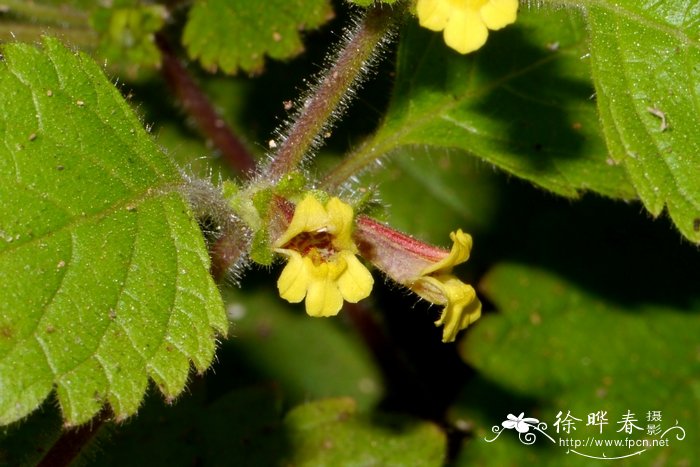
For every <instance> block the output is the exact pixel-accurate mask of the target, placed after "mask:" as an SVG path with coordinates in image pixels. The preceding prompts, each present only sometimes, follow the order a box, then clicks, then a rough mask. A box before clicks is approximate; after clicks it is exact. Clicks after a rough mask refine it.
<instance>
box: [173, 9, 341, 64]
mask: <svg viewBox="0 0 700 467" xmlns="http://www.w3.org/2000/svg"><path fill="white" fill-rule="evenodd" d="M332 14H333V10H332V9H331V7H330V4H329V2H328V0H294V1H289V0H268V1H265V2H260V1H257V0H197V1H196V2H195V4H194V6H193V7H192V10H191V11H190V15H189V20H188V22H187V25H186V26H185V32H184V36H183V38H182V41H183V44H184V45H185V46H186V47H187V51H188V53H189V55H190V57H192V58H196V59H199V61H200V62H201V63H202V65H203V66H204V67H205V68H209V69H213V70H214V69H217V68H218V69H221V70H222V71H224V72H226V73H235V72H236V71H238V69H242V70H244V71H247V72H256V71H260V70H261V69H262V67H263V65H264V57H265V55H268V56H269V57H272V58H277V59H282V58H290V57H293V56H295V55H297V54H299V53H300V52H301V51H302V50H303V45H302V43H301V37H300V36H299V31H300V30H303V29H312V28H315V27H318V26H320V25H321V24H323V23H324V22H326V21H327V20H328V19H330V18H331V17H332Z"/></svg>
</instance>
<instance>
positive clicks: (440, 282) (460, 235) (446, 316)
mask: <svg viewBox="0 0 700 467" xmlns="http://www.w3.org/2000/svg"><path fill="white" fill-rule="evenodd" d="M450 239H452V242H453V244H452V249H451V250H450V253H449V254H448V255H447V256H445V257H444V258H442V259H441V260H440V261H438V262H436V263H434V264H431V265H429V266H427V267H426V268H425V269H423V270H422V271H421V272H420V274H419V276H418V278H416V279H415V280H413V281H412V282H411V283H410V284H408V287H409V288H410V289H411V290H412V291H413V292H415V293H416V294H418V295H420V296H421V297H423V298H424V299H426V300H428V301H430V302H432V303H435V304H436V305H444V307H445V308H443V310H442V314H441V315H440V319H438V320H437V321H435V325H436V326H444V327H443V331H442V341H443V342H452V341H454V340H455V337H456V336H457V333H458V332H459V331H461V330H462V329H464V328H466V327H467V326H469V325H470V324H471V323H473V322H474V321H476V320H477V319H479V317H480V316H481V302H480V301H479V299H478V298H477V297H476V291H475V290H474V288H473V287H472V286H471V285H468V284H465V283H464V282H462V281H461V280H459V279H458V278H457V277H455V276H453V275H452V274H451V272H452V268H453V267H454V266H456V265H458V264H461V263H463V262H465V261H466V260H467V259H469V252H470V250H471V247H472V238H471V236H470V235H468V234H466V233H464V232H462V230H457V232H452V233H451V234H450Z"/></svg>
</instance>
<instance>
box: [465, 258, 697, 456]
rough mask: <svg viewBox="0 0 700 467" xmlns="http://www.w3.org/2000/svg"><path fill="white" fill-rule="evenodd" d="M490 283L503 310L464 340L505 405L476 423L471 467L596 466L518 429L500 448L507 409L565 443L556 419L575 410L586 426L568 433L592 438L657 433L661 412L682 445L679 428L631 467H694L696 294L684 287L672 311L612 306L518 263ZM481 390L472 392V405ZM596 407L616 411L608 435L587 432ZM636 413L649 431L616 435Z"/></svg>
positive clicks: (593, 451) (618, 451)
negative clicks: (498, 429) (526, 440)
mask: <svg viewBox="0 0 700 467" xmlns="http://www.w3.org/2000/svg"><path fill="white" fill-rule="evenodd" d="M483 286H484V287H483V289H485V291H486V295H487V296H488V298H490V299H491V300H492V301H493V303H494V304H495V305H496V307H497V309H498V310H499V311H500V313H498V314H494V315H491V316H485V317H484V318H482V321H481V322H480V323H479V324H478V325H477V326H474V328H473V329H472V331H471V334H470V335H469V336H468V338H467V339H465V340H464V341H463V344H464V345H463V347H462V351H463V354H464V356H465V357H466V359H467V360H468V361H469V362H470V363H472V364H473V365H474V366H475V367H476V368H477V369H478V370H479V371H480V373H481V375H482V376H483V377H484V378H486V379H487V380H488V381H490V387H491V392H492V393H494V392H495V393H496V394H498V395H499V396H500V397H501V399H500V400H499V401H496V402H495V403H492V402H486V401H482V406H488V407H490V413H489V414H488V415H489V416H490V418H489V417H483V416H481V417H477V418H478V419H479V420H478V425H477V429H476V435H477V436H476V437H475V439H474V440H473V441H472V442H470V443H468V444H467V445H466V446H465V449H464V452H463V459H462V460H463V461H464V465H472V464H474V463H480V462H484V460H486V459H489V460H493V459H495V458H498V459H499V460H498V461H496V462H497V463H508V462H512V459H520V460H521V461H522V462H526V463H531V464H537V465H564V463H566V465H591V464H590V462H591V460H590V459H588V458H585V457H579V456H577V455H576V454H575V453H572V452H567V451H569V450H568V449H567V448H566V447H564V446H561V445H552V443H551V442H550V441H548V440H546V439H545V438H544V436H542V435H538V437H539V438H540V440H539V441H538V444H537V446H536V447H535V446H526V445H523V444H521V443H520V442H518V441H517V433H516V432H515V431H512V432H504V433H503V434H502V435H501V436H500V437H499V439H498V440H497V441H494V442H493V443H492V444H489V443H487V442H486V441H485V438H488V439H492V438H493V437H494V436H495V435H494V433H492V432H491V427H492V426H493V425H497V426H500V424H501V422H502V421H503V420H505V417H506V415H507V414H508V413H513V414H514V415H516V416H517V415H518V414H519V413H520V412H526V416H535V417H537V418H539V419H540V420H541V421H544V422H546V423H547V424H548V426H549V428H548V430H547V433H549V434H550V435H551V436H553V437H554V438H555V440H556V439H558V438H567V437H569V436H568V435H567V434H565V433H559V434H557V433H556V428H555V427H554V426H553V422H554V421H555V418H556V415H557V413H558V412H559V411H563V413H564V414H566V413H567V411H571V413H572V415H574V416H575V417H577V418H579V419H581V420H580V421H579V422H576V423H577V424H578V426H577V428H576V431H575V432H573V433H572V434H571V436H570V437H571V438H572V439H583V440H585V439H587V438H588V437H589V436H596V437H597V438H598V439H625V437H629V438H633V439H641V438H645V437H648V438H649V439H651V438H654V437H656V436H653V435H649V434H648V433H647V431H646V430H647V427H648V425H649V424H650V422H649V421H648V420H647V415H648V412H650V411H659V412H661V416H662V420H661V422H660V425H661V426H662V427H663V430H666V429H667V428H669V427H671V426H673V425H675V424H676V422H677V423H678V425H680V426H681V427H683V428H684V430H685V433H686V438H685V439H684V440H678V439H676V438H675V434H676V433H680V432H676V431H674V432H671V434H669V435H668V438H669V445H668V446H667V447H656V448H653V447H652V448H650V449H648V450H646V451H645V452H644V453H643V454H641V455H640V456H641V457H636V458H633V459H629V460H628V461H627V462H629V463H628V464H624V465H656V464H659V463H667V464H668V465H692V464H693V463H694V462H693V460H697V459H698V458H700V452H699V451H698V446H697V443H695V440H696V439H697V432H698V429H699V428H700V423H699V422H698V420H697V417H696V414H697V412H698V410H700V359H698V345H697V336H698V334H700V313H699V312H700V295H698V294H697V292H696V293H694V294H692V293H691V294H690V295H688V294H687V293H685V294H680V293H679V292H680V290H676V293H677V294H678V295H677V296H674V297H668V298H667V300H668V301H671V302H672V303H673V304H672V305H671V304H668V305H665V304H663V303H658V304H653V303H644V302H642V303H641V304H634V302H630V299H629V298H628V299H627V301H626V302H622V303H615V302H614V301H612V300H611V299H610V298H609V297H608V298H607V299H606V298H605V297H604V296H600V295H599V294H596V293H594V292H591V291H590V290H587V288H585V287H583V286H581V285H577V284H572V283H569V282H567V281H565V280H562V279H561V278H560V277H557V276H556V275H554V274H552V273H548V272H545V271H543V270H537V269H533V268H532V267H528V266H523V265H515V264H505V265H501V266H498V267H496V269H495V270H493V271H492V272H491V273H490V274H489V275H488V276H487V278H486V279H485V281H484V284H483ZM639 298H641V297H639V296H637V297H633V299H639ZM479 384H481V385H482V386H483V383H479ZM476 388H477V384H474V385H472V387H471V389H472V393H471V394H469V395H468V397H469V399H470V400H474V399H473V398H474V397H475V394H474V393H475V392H476ZM494 388H498V389H497V392H496V391H494ZM506 392H507V393H508V394H509V395H510V396H509V397H506V396H505V394H506ZM513 395H518V396H519V397H520V400H519V401H518V400H514V398H513ZM486 397H489V398H490V397H491V396H490V395H486ZM598 410H603V411H607V413H608V417H607V418H608V423H609V424H608V425H607V426H604V427H603V428H602V433H601V432H600V431H599V427H596V426H586V424H587V422H588V420H587V418H588V417H587V415H588V414H589V413H592V412H596V411H598ZM628 410H630V411H631V412H632V413H634V414H636V419H637V420H638V422H637V423H636V425H637V426H640V428H642V429H643V431H639V430H636V429H635V430H634V434H633V435H632V434H627V433H625V432H620V431H619V429H620V428H621V425H620V424H618V422H619V421H620V420H621V417H622V416H623V415H624V414H625V413H626V412H627V411H628ZM535 434H537V433H535ZM639 450H640V449H629V448H615V447H607V448H596V447H594V446H589V447H580V448H579V449H578V450H577V451H578V452H581V453H583V454H588V455H594V456H599V457H602V456H603V454H605V455H607V456H608V457H613V456H622V455H628V454H630V453H631V452H635V451H639ZM640 458H641V459H644V460H643V461H641V460H640ZM640 462H641V463H640ZM616 465H618V464H616Z"/></svg>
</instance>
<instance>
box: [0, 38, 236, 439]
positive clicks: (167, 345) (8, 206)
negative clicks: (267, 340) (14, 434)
mask: <svg viewBox="0 0 700 467" xmlns="http://www.w3.org/2000/svg"><path fill="white" fill-rule="evenodd" d="M3 56H4V61H3V62H2V64H1V65H0V66H1V68H0V134H2V136H3V139H4V144H3V145H2V146H0V276H1V277H2V280H1V281H0V296H1V297H3V298H2V301H0V423H2V424H6V423H10V422H12V421H14V420H17V419H19V418H22V417H24V416H26V415H27V414H28V413H29V412H31V411H32V410H34V409H35V408H36V407H37V406H38V405H39V404H41V402H42V401H43V400H44V399H45V398H46V397H47V396H48V395H49V393H50V392H51V391H52V389H54V388H55V389H56V394H57V396H58V402H59V404H60V406H61V409H62V412H63V417H64V419H65V422H66V423H67V424H69V425H72V424H79V423H83V422H85V421H87V420H89V419H90V418H91V417H92V416H94V415H95V414H96V413H97V412H98V411H99V410H100V409H101V407H102V405H103V404H105V403H108V404H109V405H110V406H111V408H112V411H113V412H114V414H115V415H116V417H117V418H123V417H127V416H129V415H131V414H133V413H134V412H135V411H136V410H137V409H138V407H139V405H140V403H141V400H142V398H143V394H144V392H145V390H146V386H147V384H148V377H149V376H150V377H151V378H152V379H153V380H154V381H155V382H156V383H157V385H158V386H159V387H160V389H161V391H162V392H163V393H164V394H165V395H166V396H167V397H168V398H173V397H175V396H177V395H178V394H179V393H180V392H181V391H182V389H183V387H184V385H185V383H186V381H187V375H188V372H189V367H190V360H191V361H192V362H193V363H194V366H195V368H196V369H197V370H198V371H200V372H201V371H204V370H206V368H207V367H208V366H209V364H210V363H211V360H212V358H213V354H214V348H215V340H214V337H215V336H214V334H215V331H219V332H224V331H225V329H226V327H227V323H226V318H225V314H224V313H223V306H222V303H221V296H220V294H219V292H218V290H217V288H216V286H215V284H214V283H213V280H212V279H211V276H210V275H209V274H208V268H209V258H208V255H207V252H206V249H205V246H204V241H203V238H202V235H201V232H200V231H199V229H198V226H197V223H196V222H195V220H194V219H193V217H192V214H191V213H190V211H189V208H188V206H187V204H186V203H185V201H184V199H183V196H182V195H181V194H180V193H179V192H178V190H179V187H180V185H181V184H182V183H183V181H182V178H181V176H180V173H179V171H178V170H177V168H176V167H175V166H174V164H173V163H172V162H171V161H170V160H169V159H168V158H167V157H165V156H164V155H163V154H162V153H161V152H160V151H159V150H158V149H157V147H156V145H155V144H154V143H153V141H152V140H151V139H150V138H149V137H148V135H147V134H146V133H145V132H144V131H143V129H142V128H141V126H140V123H139V121H138V119H137V118H136V117H135V116H134V114H133V113H132V111H131V109H130V108H129V106H128V105H127V104H126V103H125V102H124V100H123V99H122V98H121V96H120V95H119V93H118V92H117V90H116V89H114V87H113V86H112V85H111V84H110V83H109V81H107V79H106V78H105V77H104V75H103V74H102V71H101V70H100V69H99V67H98V66H97V65H96V64H95V63H94V62H92V60H91V59H89V58H88V57H87V56H86V55H83V54H78V55H76V54H73V53H72V52H70V51H69V50H68V49H66V48H65V47H63V46H62V45H61V44H60V43H59V42H58V41H57V40H55V39H50V38H47V39H45V40H44V49H43V50H39V49H37V48H35V47H32V46H29V45H25V44H8V45H5V46H4V47H3Z"/></svg>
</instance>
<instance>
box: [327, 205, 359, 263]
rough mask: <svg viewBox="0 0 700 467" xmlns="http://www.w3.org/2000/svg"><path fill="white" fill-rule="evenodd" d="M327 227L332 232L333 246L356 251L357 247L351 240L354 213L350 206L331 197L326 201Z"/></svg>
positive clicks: (338, 248)
mask: <svg viewBox="0 0 700 467" xmlns="http://www.w3.org/2000/svg"><path fill="white" fill-rule="evenodd" d="M326 212H327V213H328V220H329V229H328V231H329V232H330V233H331V234H333V236H334V238H333V246H334V247H335V248H336V249H337V250H350V251H352V252H353V253H357V247H356V246H355V242H353V240H352V226H353V219H354V214H353V210H352V206H350V205H349V204H347V203H344V202H342V201H341V200H340V199H338V198H336V197H333V198H331V199H330V200H329V201H328V203H326Z"/></svg>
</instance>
